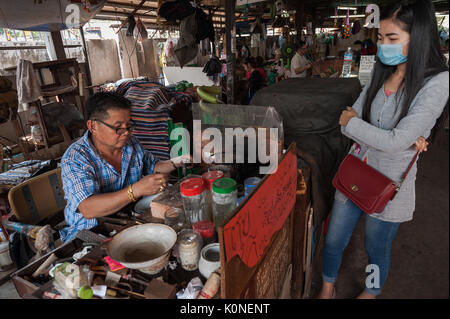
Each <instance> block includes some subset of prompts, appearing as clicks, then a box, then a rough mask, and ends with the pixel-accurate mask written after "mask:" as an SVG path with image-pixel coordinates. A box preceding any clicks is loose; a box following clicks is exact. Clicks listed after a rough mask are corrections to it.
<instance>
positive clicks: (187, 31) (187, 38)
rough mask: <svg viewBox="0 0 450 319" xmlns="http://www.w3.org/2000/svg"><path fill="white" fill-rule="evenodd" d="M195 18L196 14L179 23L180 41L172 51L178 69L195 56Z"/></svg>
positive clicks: (196, 48) (196, 46) (196, 50)
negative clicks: (176, 60)
mask: <svg viewBox="0 0 450 319" xmlns="http://www.w3.org/2000/svg"><path fill="white" fill-rule="evenodd" d="M195 16H196V13H194V14H192V15H190V16H188V17H187V18H185V19H183V21H181V23H180V39H179V40H178V43H177V45H176V46H175V49H174V53H175V56H176V57H177V59H178V62H179V64H180V67H183V66H185V65H186V64H187V63H189V62H190V61H192V60H193V59H194V58H195V57H196V56H197V52H198V44H197V41H196V33H197V22H196V18H195Z"/></svg>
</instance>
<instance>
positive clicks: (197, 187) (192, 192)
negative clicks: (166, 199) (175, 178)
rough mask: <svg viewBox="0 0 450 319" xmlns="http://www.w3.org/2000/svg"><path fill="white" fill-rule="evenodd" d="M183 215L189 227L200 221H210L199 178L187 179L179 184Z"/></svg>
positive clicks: (203, 189) (202, 185)
mask: <svg viewBox="0 0 450 319" xmlns="http://www.w3.org/2000/svg"><path fill="white" fill-rule="evenodd" d="M180 192H181V197H182V199H183V207H184V213H185V215H186V219H187V220H188V221H189V223H190V225H194V224H195V223H196V222H199V221H202V220H210V219H209V215H208V209H207V207H206V193H205V186H204V183H203V180H202V179H201V178H189V179H187V180H185V181H184V182H182V183H181V184H180Z"/></svg>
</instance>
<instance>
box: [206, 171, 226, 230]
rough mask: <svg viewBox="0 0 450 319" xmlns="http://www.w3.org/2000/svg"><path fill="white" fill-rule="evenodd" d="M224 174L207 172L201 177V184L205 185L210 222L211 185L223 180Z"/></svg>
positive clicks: (211, 210)
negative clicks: (220, 179)
mask: <svg viewBox="0 0 450 319" xmlns="http://www.w3.org/2000/svg"><path fill="white" fill-rule="evenodd" d="M223 177H224V173H223V172H222V171H209V172H206V173H204V174H203V175H202V179H203V183H204V185H205V192H206V207H207V208H208V213H209V217H210V220H211V221H212V220H213V207H212V184H213V183H214V181H216V180H218V179H219V178H223Z"/></svg>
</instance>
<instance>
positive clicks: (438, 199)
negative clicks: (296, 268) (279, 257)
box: [311, 130, 449, 299]
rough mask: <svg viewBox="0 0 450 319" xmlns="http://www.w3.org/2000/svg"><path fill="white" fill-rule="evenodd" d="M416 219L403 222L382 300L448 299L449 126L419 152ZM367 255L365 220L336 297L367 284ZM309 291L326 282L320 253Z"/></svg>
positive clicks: (354, 293)
mask: <svg viewBox="0 0 450 319" xmlns="http://www.w3.org/2000/svg"><path fill="white" fill-rule="evenodd" d="M418 165H419V168H418V174H417V180H416V211H415V213H414V219H413V220H412V221H410V222H406V223H403V224H402V225H400V228H399V230H398V233H397V235H396V238H395V239H394V242H393V245H392V258H391V271H390V274H389V277H388V279H387V281H386V283H385V285H384V287H383V291H382V293H381V294H380V295H379V296H378V298H380V299H416V298H418V299H429V298H433V299H440V298H449V135H448V130H446V131H445V132H444V133H443V134H442V135H441V136H439V138H438V139H437V140H436V145H432V146H429V148H428V152H426V153H424V154H422V155H421V157H420V160H419V163H418ZM367 262H368V258H367V254H366V252H365V249H364V223H363V218H362V219H361V220H360V221H359V223H358V225H357V226H356V229H355V231H354V233H353V236H352V238H351V240H350V243H349V245H348V246H347V248H346V250H345V251H344V255H343V258H342V265H341V269H340V271H339V277H338V281H337V283H336V297H337V298H338V299H340V298H354V297H356V296H357V295H358V294H359V293H360V292H361V291H362V290H363V288H364V281H365V267H366V265H367ZM314 269H315V271H314V275H313V282H312V285H311V296H313V297H314V296H316V295H317V293H318V292H319V290H320V287H321V284H322V278H321V269H322V258H321V254H319V255H318V258H316V263H315V268H314Z"/></svg>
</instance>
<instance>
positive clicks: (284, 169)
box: [223, 152, 297, 268]
mask: <svg viewBox="0 0 450 319" xmlns="http://www.w3.org/2000/svg"><path fill="white" fill-rule="evenodd" d="M296 189H297V156H296V155H295V153H294V152H288V153H287V154H286V156H285V157H284V159H283V161H282V162H281V163H280V164H279V165H278V170H277V172H276V173H275V174H272V175H270V176H269V177H268V178H267V180H266V181H265V182H264V183H263V184H262V185H261V186H260V187H259V189H258V190H257V191H256V193H254V194H253V196H252V197H251V198H250V199H249V200H248V202H247V203H246V204H245V205H244V207H243V208H242V209H241V210H240V211H239V212H238V213H237V214H236V216H234V217H233V218H232V219H231V220H230V221H229V222H228V223H227V224H226V225H225V227H224V230H223V234H224V240H225V251H226V256H227V261H230V260H231V259H232V258H233V257H234V256H235V255H239V257H240V258H241V260H242V261H243V262H244V263H245V264H246V265H247V266H248V267H250V268H251V267H254V266H255V265H256V264H257V263H258V261H259V259H260V258H261V256H262V255H263V253H264V249H265V248H266V246H267V245H268V244H269V243H270V240H271V239H272V236H273V234H274V233H275V232H277V231H278V230H280V229H281V227H283V224H284V222H285V221H286V219H287V217H288V216H289V213H290V212H291V211H292V209H293V208H294V205H295V198H296Z"/></svg>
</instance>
